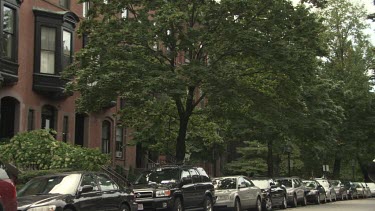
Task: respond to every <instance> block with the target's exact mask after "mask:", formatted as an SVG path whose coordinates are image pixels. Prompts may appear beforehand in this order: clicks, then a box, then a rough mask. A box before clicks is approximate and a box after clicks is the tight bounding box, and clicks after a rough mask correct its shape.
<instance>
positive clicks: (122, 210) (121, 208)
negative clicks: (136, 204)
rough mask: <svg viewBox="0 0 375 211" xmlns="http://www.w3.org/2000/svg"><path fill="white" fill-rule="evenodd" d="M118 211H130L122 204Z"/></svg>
mask: <svg viewBox="0 0 375 211" xmlns="http://www.w3.org/2000/svg"><path fill="white" fill-rule="evenodd" d="M64 211H65V210H64ZM120 211H130V208H129V207H128V206H127V205H126V204H123V205H121V207H120Z"/></svg>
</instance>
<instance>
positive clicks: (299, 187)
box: [293, 179, 305, 200]
mask: <svg viewBox="0 0 375 211" xmlns="http://www.w3.org/2000/svg"><path fill="white" fill-rule="evenodd" d="M293 188H294V189H295V192H296V194H297V200H301V199H303V197H304V196H305V190H304V189H303V187H302V184H301V182H300V181H299V180H298V179H293Z"/></svg>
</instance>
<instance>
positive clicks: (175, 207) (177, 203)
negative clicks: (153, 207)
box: [172, 198, 184, 211]
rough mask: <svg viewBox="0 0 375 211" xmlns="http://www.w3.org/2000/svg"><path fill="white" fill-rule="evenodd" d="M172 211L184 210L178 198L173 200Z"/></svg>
mask: <svg viewBox="0 0 375 211" xmlns="http://www.w3.org/2000/svg"><path fill="white" fill-rule="evenodd" d="M172 210H173V211H183V210H184V208H183V206H182V202H181V199H180V198H176V199H175V200H174V203H173V208H172Z"/></svg>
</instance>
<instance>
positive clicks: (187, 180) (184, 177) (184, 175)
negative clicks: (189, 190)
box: [181, 169, 193, 184]
mask: <svg viewBox="0 0 375 211" xmlns="http://www.w3.org/2000/svg"><path fill="white" fill-rule="evenodd" d="M181 181H182V182H183V183H184V184H190V183H192V182H193V181H192V179H191V175H190V173H189V171H188V170H186V169H183V170H182V171H181Z"/></svg>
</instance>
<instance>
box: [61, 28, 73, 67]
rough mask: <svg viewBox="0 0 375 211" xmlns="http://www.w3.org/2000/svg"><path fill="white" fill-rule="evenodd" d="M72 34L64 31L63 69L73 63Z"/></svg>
mask: <svg viewBox="0 0 375 211" xmlns="http://www.w3.org/2000/svg"><path fill="white" fill-rule="evenodd" d="M72 54H73V52H72V33H71V32H68V31H66V30H64V31H63V57H64V59H63V68H64V67H67V66H68V65H70V64H71V63H72Z"/></svg>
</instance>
